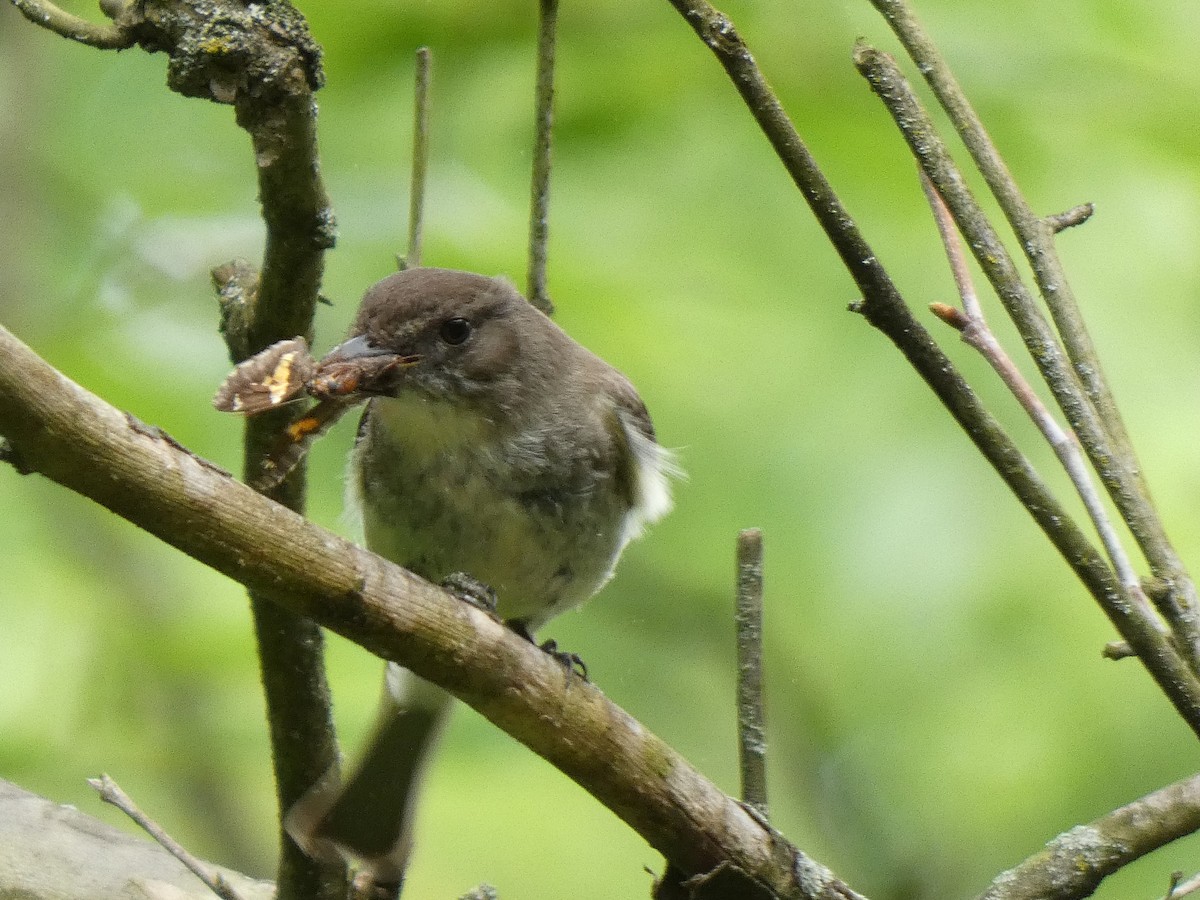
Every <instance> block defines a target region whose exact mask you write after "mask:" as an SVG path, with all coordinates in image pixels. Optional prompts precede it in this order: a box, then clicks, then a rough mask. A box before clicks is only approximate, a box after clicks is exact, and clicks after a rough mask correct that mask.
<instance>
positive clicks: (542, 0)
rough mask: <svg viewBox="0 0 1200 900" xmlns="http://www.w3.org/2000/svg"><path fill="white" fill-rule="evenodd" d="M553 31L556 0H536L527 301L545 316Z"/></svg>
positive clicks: (549, 310) (549, 303) (549, 304)
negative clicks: (536, 21) (533, 130)
mask: <svg viewBox="0 0 1200 900" xmlns="http://www.w3.org/2000/svg"><path fill="white" fill-rule="evenodd" d="M557 29H558V0H539V2H538V44H537V49H538V59H537V89H536V97H535V101H534V128H535V133H534V139H533V173H532V176H531V179H530V181H531V184H530V192H529V194H530V197H529V302H530V303H532V304H533V305H534V306H536V307H537V308H538V309H540V310H541V311H542V312H544V313H545V314H546V315H550V314H551V313H553V312H554V303H553V302H552V301H551V300H550V294H549V293H548V292H547V290H546V244H547V242H548V241H549V239H550V148H551V129H552V127H553V125H554V55H555V44H556V41H557Z"/></svg>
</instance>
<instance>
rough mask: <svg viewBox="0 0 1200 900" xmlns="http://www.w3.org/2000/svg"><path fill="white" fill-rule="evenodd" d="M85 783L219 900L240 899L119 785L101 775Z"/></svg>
mask: <svg viewBox="0 0 1200 900" xmlns="http://www.w3.org/2000/svg"><path fill="white" fill-rule="evenodd" d="M88 784H90V785H91V786H92V787H93V788H95V790H96V793H98V794H99V795H100V799H101V800H103V801H104V802H105V803H111V804H112V805H113V806H115V807H116V808H117V809H119V810H121V812H123V813H125V815H127V816H129V818H131V819H133V821H135V822H137V824H138V826H139V827H141V829H142V830H143V831H145V832H146V834H148V835H150V837H152V838H154V840H155V841H157V842H158V844H159V846H161V847H162V848H163V849H164V850H166V851H167V852H168V853H170V854H171V855H172V856H173V857H175V858H176V859H177V860H179V861H180V862H181V863H183V864H184V865H185V866H187V868H188V871H190V872H191V873H192V874H194V875H195V876H196V877H197V878H199V879H200V880H201V881H202V882H204V884H205V885H207V886H208V889H209V890H210V891H212V892H213V893H214V894H216V895H217V896H218V897H221V898H222V900H242V898H241V895H240V894H239V893H238V892H237V891H236V890H235V889H234V887H233V885H231V884H230V883H229V882H228V881H226V880H225V879H224V878H223V877H222V876H221V874H220V873H219V872H214V871H213V870H212V869H210V868H209V867H208V866H206V865H205V864H204V863H202V862H201V861H200V860H199V859H197V858H196V857H195V856H193V855H192V854H191V853H189V852H188V851H187V850H186V849H185V848H184V846H183V845H182V844H180V843H179V842H178V841H176V840H175V839H174V838H173V837H171V836H170V835H169V834H167V832H166V830H165V829H164V828H163V827H162V826H161V825H159V824H158V823H157V822H155V821H154V820H153V819H152V818H150V817H149V816H148V815H146V814H145V813H144V812H142V810H141V809H140V808H139V807H138V805H137V804H136V803H134V802H133V798H132V797H130V796H129V795H128V794H126V793H125V792H124V791H123V790H121V786H120V785H119V784H117V783H116V782H115V781H113V780H112V778H110V777H109V776H108V775H101V776H100V777H99V778H89V779H88Z"/></svg>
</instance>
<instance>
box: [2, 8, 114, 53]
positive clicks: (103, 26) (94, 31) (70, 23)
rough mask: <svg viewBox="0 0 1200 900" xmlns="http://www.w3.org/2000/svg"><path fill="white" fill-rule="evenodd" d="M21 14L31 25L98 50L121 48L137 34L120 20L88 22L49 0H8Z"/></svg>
mask: <svg viewBox="0 0 1200 900" xmlns="http://www.w3.org/2000/svg"><path fill="white" fill-rule="evenodd" d="M12 4H13V6H15V7H16V8H17V9H19V10H20V11H21V15H23V16H24V17H25V18H27V19H28V20H29V21H30V22H33V23H34V24H35V25H41V26H42V27H43V28H46V29H48V30H50V31H53V32H54V33H55V34H58V35H61V36H62V37H65V38H68V39H70V40H72V41H78V42H79V43H81V44H87V45H88V46H89V47H96V48H98V49H100V50H124V49H125V48H126V47H132V46H133V45H134V44H135V43H136V42H137V38H136V37H134V34H133V31H132V30H131V29H129V28H126V27H123V26H122V25H120V24H116V23H109V22H89V21H88V20H87V19H81V18H79V16H76V15H74V14H73V13H69V12H67V11H66V10H63V9H60V8H59V7H57V6H55V5H54V4H53V3H51V2H50V0H12Z"/></svg>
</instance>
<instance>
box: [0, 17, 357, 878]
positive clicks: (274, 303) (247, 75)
mask: <svg viewBox="0 0 1200 900" xmlns="http://www.w3.org/2000/svg"><path fill="white" fill-rule="evenodd" d="M14 2H16V3H17V5H18V7H19V8H21V10H22V12H24V13H25V14H26V15H27V16H28V17H30V18H34V19H35V21H39V19H38V18H37V17H34V16H31V15H30V10H42V11H43V13H44V15H43V17H42V18H41V19H40V21H42V22H43V23H44V24H49V23H50V22H60V21H61V16H59V17H58V18H47V17H46V16H48V15H49V13H48V12H46V11H48V10H54V9H55V8H54V7H52V6H50V5H49V4H46V3H44V2H37V0H14ZM110 2H115V0H110ZM62 15H65V14H62ZM115 27H118V29H119V33H120V37H121V40H122V41H124V43H123V44H121V45H122V46H128V45H129V44H130V43H132V42H133V41H132V40H129V38H130V37H132V38H135V39H136V42H137V43H138V44H139V45H140V46H141V47H142V48H143V49H145V50H146V51H148V52H164V53H166V54H167V55H168V56H169V58H170V60H169V63H168V66H167V83H168V86H169V87H170V88H171V89H172V90H174V91H176V92H178V93H180V94H182V95H184V96H187V97H199V98H201V99H206V100H212V101H214V102H217V103H224V104H229V105H232V106H233V107H234V110H235V112H236V116H237V122H238V124H239V125H240V126H241V127H242V128H244V129H245V130H246V131H247V132H248V133H249V135H250V138H251V142H252V145H253V150H254V161H255V168H256V172H257V175H258V196H259V199H260V200H261V203H262V215H263V220H264V221H265V223H266V230H267V233H266V250H265V253H264V257H263V263H262V271H261V276H259V275H258V274H257V273H255V272H253V271H251V270H249V267H247V266H236V267H229V270H228V271H227V272H225V273H223V275H222V277H224V278H225V279H226V283H223V284H222V285H221V287H222V289H223V299H224V300H225V301H226V302H224V303H223V309H222V332H223V333H224V335H225V339H226V343H227V344H228V345H229V350H230V355H231V356H232V358H233V359H234V361H238V360H241V359H243V358H245V357H247V356H249V355H251V354H253V353H255V352H257V351H258V350H260V349H262V348H263V347H266V346H269V345H270V344H272V343H274V342H275V341H277V340H280V339H282V338H290V337H294V336H295V335H303V336H305V337H306V338H309V339H310V341H311V336H312V322H313V314H314V310H315V307H316V299H317V291H318V288H319V286H320V281H321V274H322V271H323V267H324V251H325V250H326V249H328V248H329V247H332V246H333V243H334V220H333V213H332V211H331V209H330V206H329V200H328V198H327V196H326V194H325V188H324V186H323V184H322V181H321V177H320V166H319V163H318V158H317V139H316V104H315V102H314V100H313V92H314V91H315V90H317V89H318V88H319V87H321V85H322V84H323V81H324V74H323V72H322V69H321V50H320V48H319V47H318V46H317V44H316V43H315V42H314V41H313V39H312V37H311V36H310V34H309V32H308V25H307V23H306V22H305V20H304V17H303V16H302V15H301V14H300V13H298V12H297V11H296V10H295V8H294V7H293V6H292V5H291V4H290V3H289V2H287V0H263V2H261V3H253V4H247V3H243V2H239V0H210V2H205V3H195V2H188V0H158V2H155V3H153V4H148V3H129V4H128V5H127V6H125V7H124V8H123V9H122V11H121V12H120V13H119V14H118V23H117V26H115ZM60 33H64V32H62V31H60ZM68 36H71V37H75V38H76V39H77V40H82V39H84V38H83V37H80V35H79V34H78V33H72V34H69V35H68ZM105 40H115V38H112V36H111V35H110V36H109V37H108V38H105ZM91 42H93V43H95V42H96V41H91ZM235 278H236V279H237V280H236V284H232V283H233V281H234V279H235ZM231 284H232V286H231ZM286 425H287V413H282V414H274V415H266V416H258V417H255V418H254V419H252V420H248V422H247V425H246V439H245V471H246V472H247V473H257V472H258V471H259V469H260V460H261V459H262V457H263V456H264V454H265V453H266V452H268V450H269V448H271V447H273V446H275V444H276V442H277V440H278V434H279V432H280V431H281V430H282V429H283V428H284V427H286ZM273 495H274V496H275V497H276V499H278V500H279V501H280V502H281V503H284V504H286V505H288V506H290V507H292V508H294V509H300V508H302V507H303V504H304V474H303V471H302V470H299V471H297V472H296V473H295V474H294V475H293V477H291V478H290V479H288V480H287V481H286V482H284V483H283V484H282V485H280V486H279V487H278V488H277V489H276V490H275V491H274V492H273ZM250 601H251V608H252V611H253V614H254V623H255V630H256V634H257V638H258V646H259V658H260V661H261V664H262V677H263V688H264V692H265V695H266V700H267V716H268V719H269V722H270V734H271V749H272V756H273V759H274V765H275V779H276V788H277V793H278V800H279V804H280V807H281V809H287V808H288V807H290V806H291V805H292V804H293V803H294V802H295V801H296V800H297V799H298V798H299V797H300V796H301V795H302V794H303V793H304V792H305V791H306V790H308V788H309V787H311V786H312V784H314V783H315V782H316V781H317V780H318V779H319V778H320V777H321V776H322V775H323V774H324V773H325V772H327V771H328V770H329V768H330V767H331V766H333V765H335V764H336V761H337V755H338V754H337V745H336V740H335V738H334V734H333V724H332V712H331V708H330V701H329V688H328V684H327V682H326V678H325V671H324V662H323V638H322V635H321V633H320V630H319V629H318V628H317V627H316V625H314V624H313V623H312V622H308V621H304V620H298V619H296V618H294V617H293V616H291V615H290V614H289V613H286V612H284V611H283V610H282V609H281V608H280V607H278V606H276V605H275V604H274V603H271V602H270V601H268V600H266V599H265V598H264V597H263V596H259V595H256V594H254V593H252V594H251V597H250ZM280 841H281V858H280V864H279V865H280V867H279V879H278V881H279V893H280V897H281V898H283V900H288V898H292V897H298V896H303V897H308V896H316V895H318V894H321V893H323V892H328V893H329V894H330V895H338V894H341V893H343V892H344V887H343V880H344V869H343V867H341V866H320V865H318V864H316V863H314V862H313V861H312V860H310V859H308V858H307V857H306V856H304V854H303V853H301V851H300V849H299V848H298V847H296V846H295V845H294V844H293V843H292V841H291V840H290V838H288V837H287V835H286V834H284V833H283V831H282V829H281V831H280Z"/></svg>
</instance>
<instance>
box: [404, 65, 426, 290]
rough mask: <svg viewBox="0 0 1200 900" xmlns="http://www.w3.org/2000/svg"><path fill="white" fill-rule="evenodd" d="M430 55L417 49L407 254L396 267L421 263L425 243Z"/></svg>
mask: <svg viewBox="0 0 1200 900" xmlns="http://www.w3.org/2000/svg"><path fill="white" fill-rule="evenodd" d="M432 63H433V54H432V53H431V52H430V50H429V48H428V47H421V48H420V49H418V50H417V67H416V76H415V87H414V90H413V149H412V183H411V186H410V188H409V197H408V255H407V256H404V257H402V258H401V259H400V268H402V269H412V268H415V267H416V266H419V265H421V251H422V250H423V249H424V243H425V183H426V180H427V174H428V172H429V77H430V68H431V66H432Z"/></svg>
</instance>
